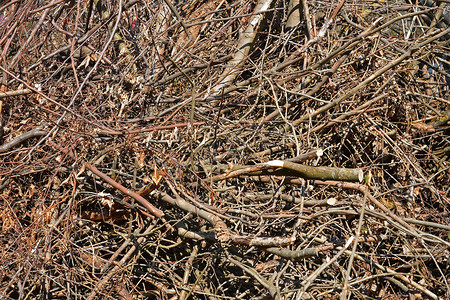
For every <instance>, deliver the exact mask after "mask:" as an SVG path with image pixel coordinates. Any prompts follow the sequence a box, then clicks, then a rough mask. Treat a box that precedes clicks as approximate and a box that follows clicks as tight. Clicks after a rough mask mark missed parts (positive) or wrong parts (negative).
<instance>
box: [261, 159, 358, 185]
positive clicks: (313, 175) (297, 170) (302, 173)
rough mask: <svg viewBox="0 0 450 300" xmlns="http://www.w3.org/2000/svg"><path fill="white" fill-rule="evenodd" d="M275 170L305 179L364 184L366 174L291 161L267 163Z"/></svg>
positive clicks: (355, 170) (356, 170)
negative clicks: (279, 169) (281, 170)
mask: <svg viewBox="0 0 450 300" xmlns="http://www.w3.org/2000/svg"><path fill="white" fill-rule="evenodd" d="M265 165H268V166H270V167H273V168H283V169H284V170H287V171H289V172H290V173H291V172H293V175H297V176H299V177H302V178H304V179H321V180H323V179H324V178H327V180H338V181H353V182H362V180H363V179H364V173H363V171H362V170H361V169H345V168H334V167H311V166H306V165H302V164H297V163H294V162H290V161H282V160H272V161H269V162H267V163H266V164H265Z"/></svg>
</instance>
